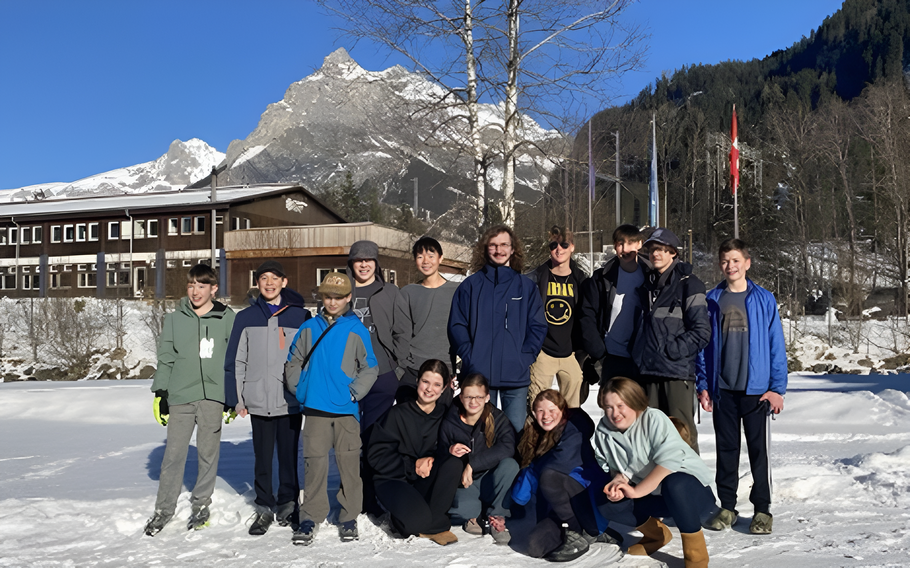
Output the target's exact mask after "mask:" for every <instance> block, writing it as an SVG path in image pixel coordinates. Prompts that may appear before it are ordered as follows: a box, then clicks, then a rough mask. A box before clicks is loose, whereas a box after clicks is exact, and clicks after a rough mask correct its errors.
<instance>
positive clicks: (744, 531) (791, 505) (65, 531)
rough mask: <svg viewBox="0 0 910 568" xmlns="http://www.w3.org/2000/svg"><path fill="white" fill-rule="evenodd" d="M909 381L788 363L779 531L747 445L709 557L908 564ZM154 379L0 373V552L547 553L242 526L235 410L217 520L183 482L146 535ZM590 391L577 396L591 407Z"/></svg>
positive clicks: (777, 434) (674, 551) (596, 554)
mask: <svg viewBox="0 0 910 568" xmlns="http://www.w3.org/2000/svg"><path fill="white" fill-rule="evenodd" d="M908 381H910V376H907V375H868V376H853V375H839V376H833V375H829V376H824V377H815V376H807V375H806V376H804V375H791V377H790V391H789V394H788V396H787V400H786V408H785V410H784V413H783V414H781V415H780V416H779V417H778V419H777V420H776V421H775V422H773V442H772V444H773V446H772V453H773V460H774V471H773V473H774V505H773V506H772V512H773V513H774V514H775V522H774V533H773V534H772V535H769V536H761V537H759V536H753V535H750V534H749V533H748V523H749V519H750V517H751V507H750V505H749V503H748V499H747V497H748V491H749V485H750V476H749V473H748V460H747V459H746V457H745V455H744V456H743V464H742V467H741V474H742V483H741V487H740V499H741V502H740V506H739V509H740V513H741V515H742V517H743V518H742V520H740V522H739V523H738V524H737V525H736V526H735V527H734V530H732V531H727V532H724V533H711V532H709V533H708V534H707V538H708V549H709V552H710V554H711V565H712V566H714V567H724V566H729V567H734V566H735V567H739V566H761V567H768V566H774V567H791V566H799V567H800V568H814V567H819V568H821V567H830V566H851V567H852V566H856V567H860V566H907V565H908V564H910V560H908V558H910V530H908V529H910V492H908V487H910V401H908V398H907V394H906V393H907V392H908V391H910V382H908ZM148 387H149V381H91V382H75V383H69V382H64V383H61V382H53V383H52V382H15V383H4V384H0V403H2V405H0V408H2V412H0V472H2V474H0V566H2V567H8V566H30V567H31V566H41V567H56V566H156V567H158V566H186V565H196V566H219V567H230V566H252V565H256V566H291V565H294V566H321V567H340V566H366V565H369V566H371V567H373V568H383V567H395V568H399V567H401V566H448V567H469V566H485V567H493V566H496V567H498V566H515V567H518V566H531V565H540V566H543V565H546V564H548V563H546V562H544V561H534V560H531V559H529V558H527V557H525V556H522V555H520V554H518V553H517V552H514V551H512V550H510V549H508V548H502V547H497V546H495V545H494V544H493V543H492V540H491V539H489V537H483V538H475V537H469V536H467V535H465V534H464V533H462V532H461V531H460V530H457V531H456V532H457V534H458V535H459V538H460V541H459V542H458V543H457V544H455V545H452V546H447V547H440V546H437V545H436V544H433V543H431V542H429V541H427V540H424V539H414V538H412V539H408V540H401V539H394V538H392V537H390V536H389V535H387V534H386V533H385V532H384V531H383V530H382V529H381V528H379V527H377V526H375V525H373V524H372V523H371V522H370V521H369V520H368V519H367V518H366V517H361V518H360V520H359V525H360V531H361V537H360V540H359V541H357V542H354V543H341V542H340V541H339V540H338V538H337V533H336V531H335V530H333V529H332V528H331V527H323V530H322V531H321V532H320V533H319V535H318V536H317V539H316V542H315V544H314V545H313V546H310V547H307V548H303V547H294V546H292V545H291V543H290V536H291V531H290V529H288V528H281V527H278V526H277V525H275V526H273V528H272V529H271V530H269V532H268V533H267V534H266V535H265V536H262V537H251V536H249V535H248V534H247V527H248V522H249V517H250V515H251V514H252V512H253V508H252V499H253V491H252V488H251V484H252V477H253V471H252V445H251V440H250V427H249V421H248V420H242V419H238V420H237V421H235V422H234V423H233V424H231V425H229V426H226V427H225V430H224V436H223V441H222V451H221V463H220V467H219V479H218V485H217V487H216V490H215V495H214V504H213V506H212V511H213V518H212V525H211V526H210V527H208V528H206V529H205V530H202V531H198V532H187V531H185V530H184V526H183V525H184V520H185V519H186V517H187V516H188V513H189V511H188V501H187V496H188V493H184V495H183V496H182V497H181V502H180V506H179V507H178V510H177V517H176V519H175V520H174V521H173V522H172V523H171V524H170V525H168V527H166V528H165V530H164V531H163V532H162V533H160V534H159V535H158V536H156V537H154V538H150V537H147V536H144V535H143V532H142V529H143V526H144V523H145V521H146V519H147V518H148V516H149V515H150V513H151V512H152V506H153V503H154V498H155V491H156V488H157V477H158V472H159V465H160V460H161V455H162V452H163V448H164V437H165V431H164V428H162V427H161V426H159V425H158V424H157V423H155V422H154V421H153V419H152V417H151V394H150V393H149V391H148ZM594 394H596V393H592V396H591V397H590V398H589V400H588V402H587V403H586V405H585V408H586V409H587V410H588V411H589V412H590V413H591V415H592V416H593V417H594V418H595V420H597V419H599V418H600V416H601V411H600V410H599V409H597V408H596V406H595V405H594V403H593V400H594V398H595V397H594V396H593V395H594ZM702 416H703V422H702V424H701V425H700V427H699V437H700V444H701V447H702V449H703V452H704V454H703V456H704V458H705V461H706V462H707V463H708V465H709V467H712V468H713V465H714V459H715V457H714V436H713V431H712V427H711V421H710V420H709V419H707V415H705V414H703V415H702ZM192 450H193V449H192V448H191V452H190V463H189V464H188V467H187V473H186V481H187V483H189V484H190V485H191V484H192V482H193V481H194V480H195V471H196V467H195V455H194V453H193V451H192ZM301 473H302V470H301ZM336 482H337V481H336ZM674 530H675V529H674ZM681 554H682V551H681V547H680V544H679V540H678V538H674V540H673V542H672V543H671V544H670V545H668V546H667V547H666V548H665V549H664V550H662V551H660V552H658V553H657V554H656V555H655V558H654V559H653V560H652V559H646V558H639V557H628V556H627V557H625V558H624V559H623V560H622V561H621V562H620V563H619V564H618V565H620V566H658V565H660V563H661V562H665V563H666V565H667V566H670V567H681V566H682V565H683V563H682V560H681ZM609 556H610V550H609V549H608V548H606V547H603V545H595V546H594V547H593V549H592V551H591V552H590V553H588V554H587V555H585V556H584V557H582V558H581V559H579V560H578V561H576V562H575V563H573V565H574V566H592V567H593V566H606V565H608V562H607V560H608V558H609Z"/></svg>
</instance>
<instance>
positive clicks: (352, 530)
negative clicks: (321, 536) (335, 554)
mask: <svg viewBox="0 0 910 568" xmlns="http://www.w3.org/2000/svg"><path fill="white" fill-rule="evenodd" d="M338 536H340V537H341V542H351V541H352V540H357V539H359V538H360V534H359V533H358V532H357V521H347V522H344V523H341V524H340V525H339V526H338Z"/></svg>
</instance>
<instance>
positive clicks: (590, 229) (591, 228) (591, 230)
mask: <svg viewBox="0 0 910 568" xmlns="http://www.w3.org/2000/svg"><path fill="white" fill-rule="evenodd" d="M593 121H594V118H593V117H591V120H589V121H588V245H589V248H590V253H591V274H594V226H593V225H594V221H593V217H592V215H591V199H592V198H593V197H594V154H593V151H592V150H593V147H594V146H593V144H592V143H591V123H592V122H593Z"/></svg>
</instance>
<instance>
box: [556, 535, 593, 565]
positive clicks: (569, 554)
mask: <svg viewBox="0 0 910 568" xmlns="http://www.w3.org/2000/svg"><path fill="white" fill-rule="evenodd" d="M565 534H566V536H565V538H564V539H563V541H562V544H561V545H560V546H559V548H557V549H556V550H554V551H553V552H551V553H550V554H547V556H546V559H547V560H549V561H550V562H571V561H572V560H575V559H576V558H579V557H580V556H581V555H583V554H584V553H585V552H587V551H588V549H589V548H590V547H591V546H590V545H589V544H588V541H587V540H586V539H585V537H583V536H582V535H580V534H579V533H577V532H575V531H570V530H566V533H565Z"/></svg>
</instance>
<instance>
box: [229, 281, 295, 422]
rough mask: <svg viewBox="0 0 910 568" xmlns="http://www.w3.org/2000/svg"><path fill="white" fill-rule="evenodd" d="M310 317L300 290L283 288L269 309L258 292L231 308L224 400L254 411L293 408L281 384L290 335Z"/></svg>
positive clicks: (279, 413) (279, 412) (271, 413)
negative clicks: (235, 310) (233, 314)
mask: <svg viewBox="0 0 910 568" xmlns="http://www.w3.org/2000/svg"><path fill="white" fill-rule="evenodd" d="M308 319H310V312H309V311H307V310H306V308H304V301H303V296H301V295H300V294H298V293H297V292H295V291H294V290H291V289H290V288H285V289H284V290H282V291H281V304H280V305H279V306H278V311H277V312H275V313H274V314H273V313H272V310H271V309H270V308H269V304H268V302H266V301H265V300H264V299H263V298H262V297H261V296H258V297H256V298H250V306H249V307H248V308H246V309H245V310H242V311H241V312H240V313H238V314H237V317H236V318H235V320H234V329H233V331H231V340H230V342H229V343H228V347H227V353H226V355H225V357H224V396H225V404H227V405H228V406H230V407H231V408H235V407H238V406H239V407H240V408H246V409H247V410H248V411H249V412H250V414H253V415H256V416H284V415H286V414H297V413H299V412H300V408H299V406H298V405H297V399H296V398H294V397H293V396H292V395H291V394H290V393H289V392H287V390H286V389H285V388H284V363H285V361H287V359H288V350H289V349H290V348H291V339H292V338H293V337H294V335H295V334H296V333H297V329H298V328H299V327H300V326H301V324H303V322H305V321H307V320H308Z"/></svg>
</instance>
